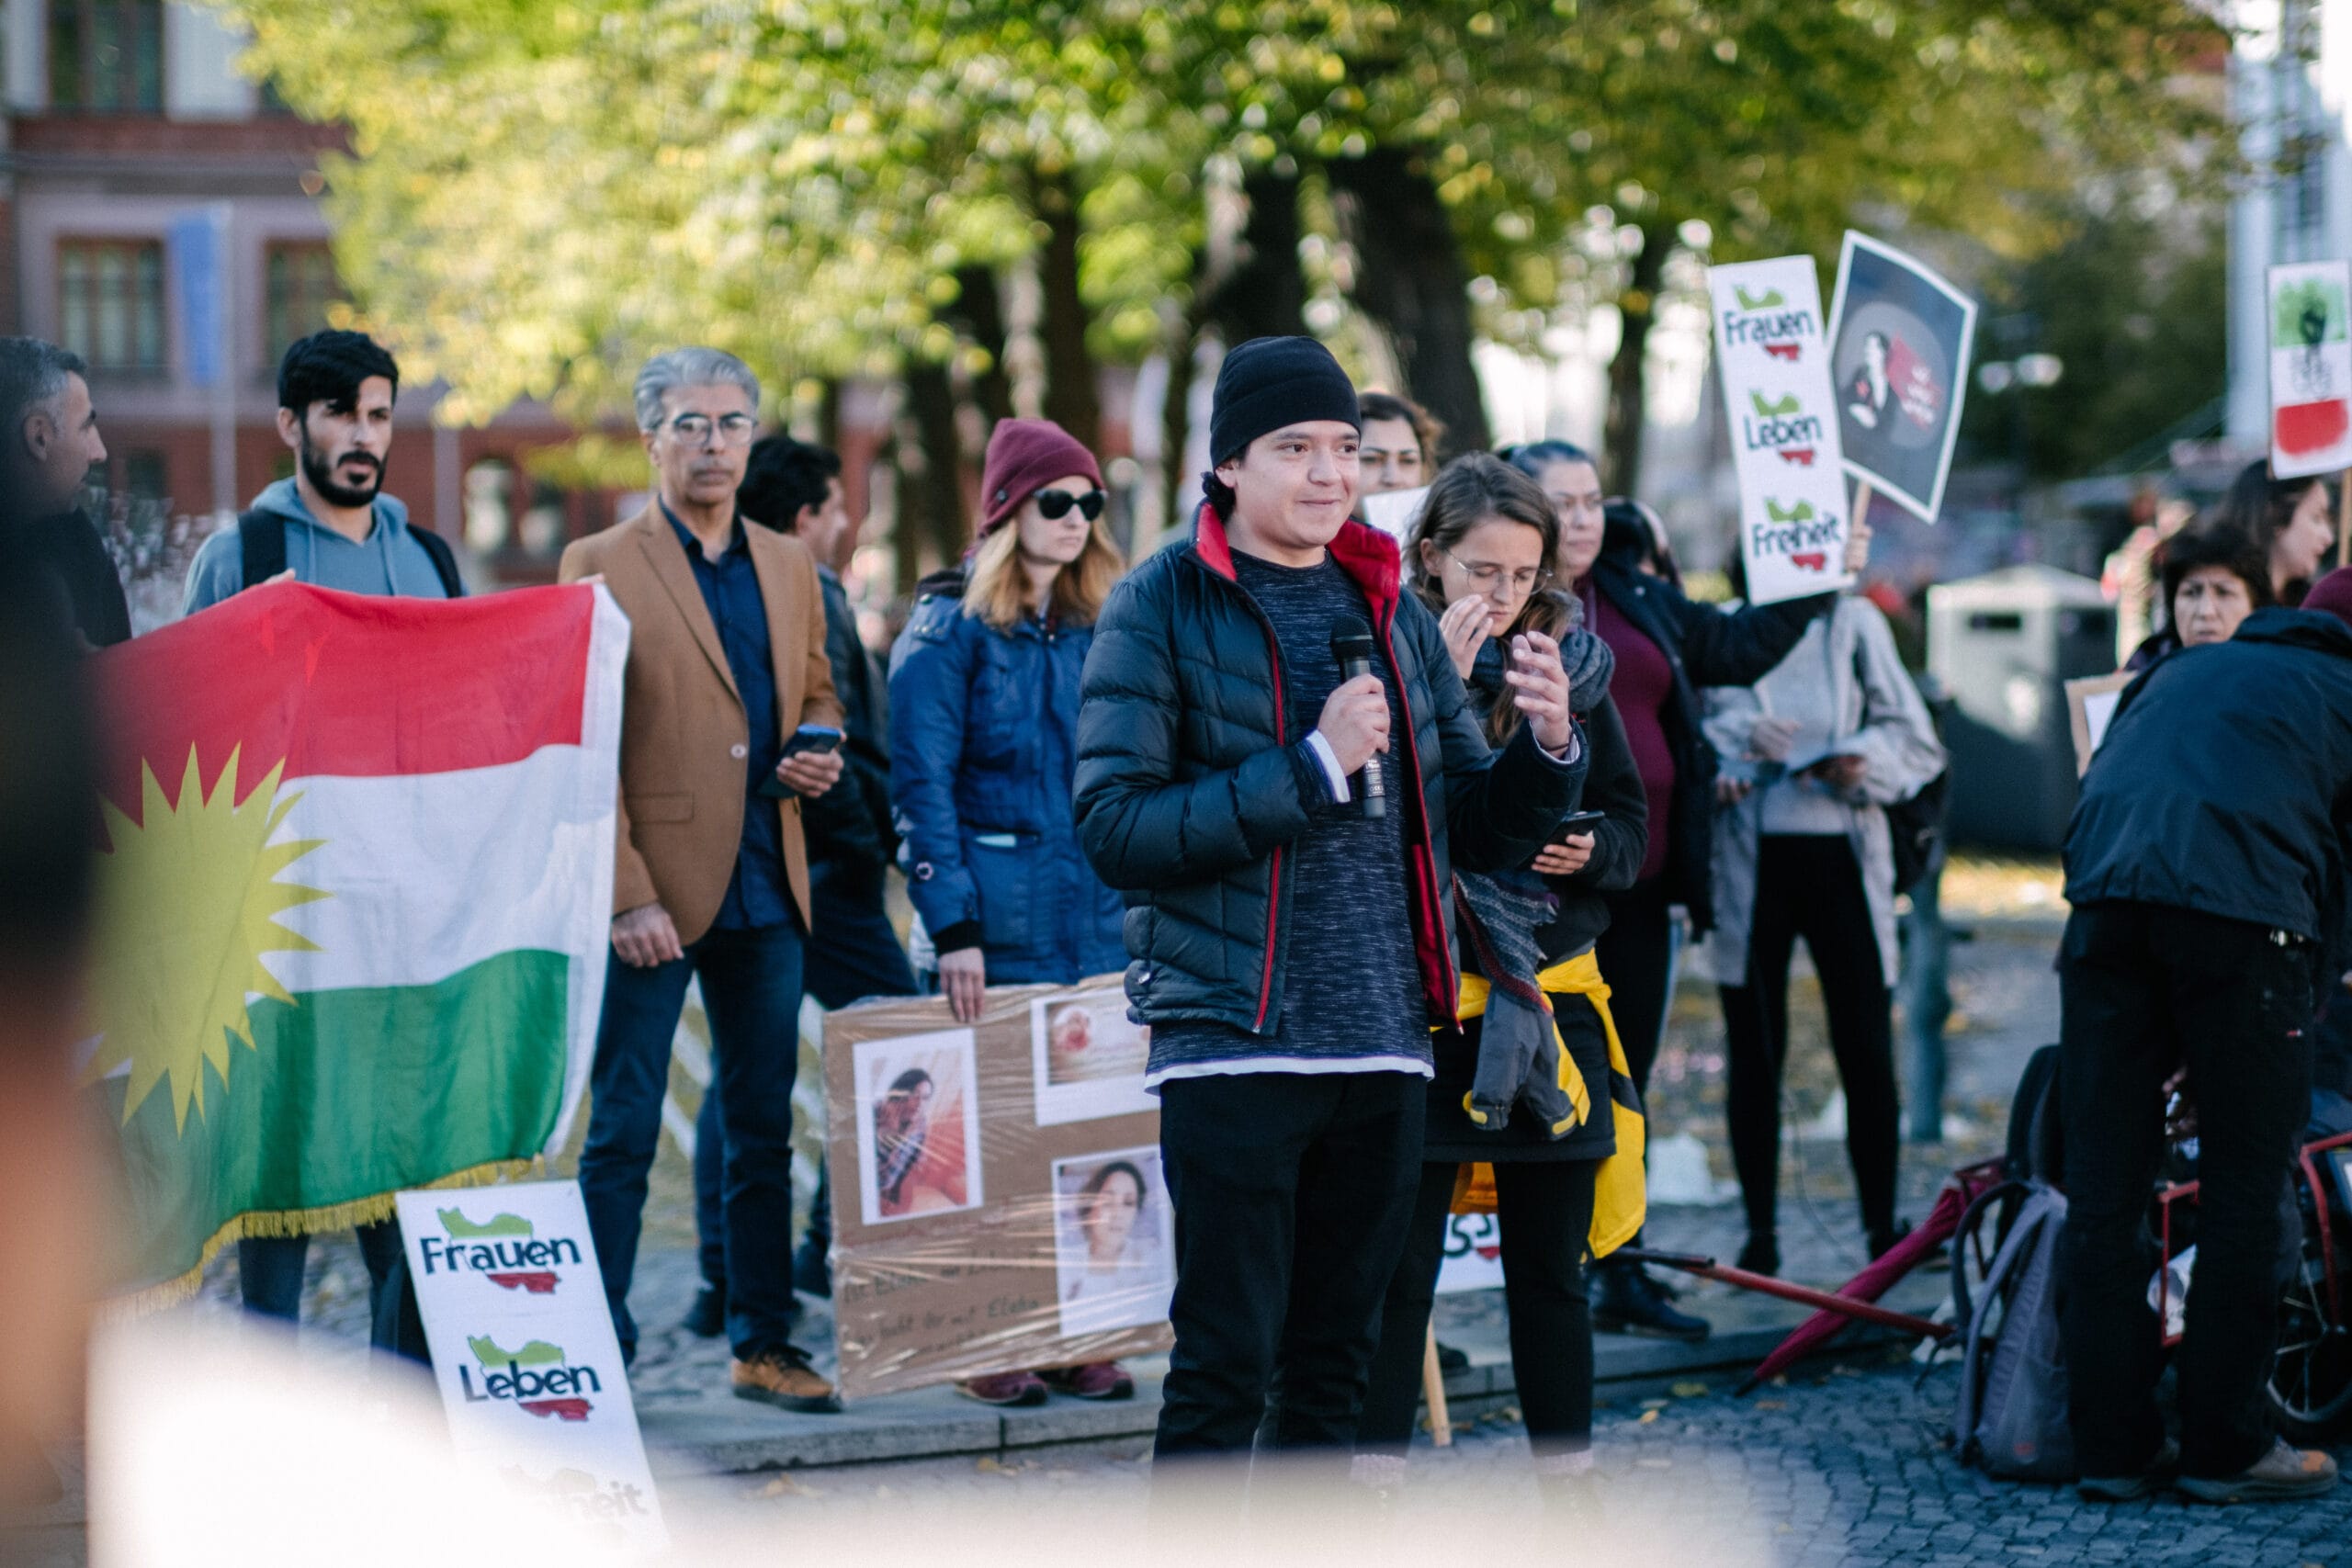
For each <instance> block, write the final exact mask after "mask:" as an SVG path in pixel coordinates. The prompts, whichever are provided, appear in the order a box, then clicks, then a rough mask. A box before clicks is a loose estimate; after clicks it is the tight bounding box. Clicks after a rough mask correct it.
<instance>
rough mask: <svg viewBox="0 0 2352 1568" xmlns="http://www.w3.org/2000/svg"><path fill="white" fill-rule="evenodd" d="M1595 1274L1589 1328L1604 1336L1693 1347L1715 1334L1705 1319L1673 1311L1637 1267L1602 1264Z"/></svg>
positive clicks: (1662, 1293) (1643, 1270) (1646, 1275)
mask: <svg viewBox="0 0 2352 1568" xmlns="http://www.w3.org/2000/svg"><path fill="white" fill-rule="evenodd" d="M1596 1272H1598V1273H1599V1275H1600V1290H1599V1291H1598V1292H1595V1294H1594V1296H1593V1303H1592V1325H1593V1326H1594V1327H1595V1328H1598V1329H1600V1331H1601V1332H1603V1333H1604V1334H1640V1335H1646V1336H1648V1337H1651V1338H1654V1339H1680V1340H1683V1341H1685V1342H1687V1343H1690V1344H1692V1345H1695V1344H1697V1343H1698V1342H1699V1341H1701V1340H1702V1339H1704V1338H1705V1337H1707V1336H1708V1335H1710V1334H1712V1333H1713V1332H1714V1325H1712V1324H1710V1323H1709V1322H1708V1321H1707V1320H1706V1319H1705V1318H1703V1317H1693V1316H1691V1314H1689V1313H1687V1312H1678V1311H1676V1310H1675V1309H1674V1307H1673V1306H1672V1305H1671V1304H1669V1303H1668V1300H1667V1296H1666V1292H1664V1291H1663V1290H1661V1289H1659V1287H1658V1283H1657V1280H1653V1279H1651V1278H1650V1277H1649V1274H1648V1272H1647V1271H1646V1270H1645V1269H1643V1268H1642V1267H1641V1266H1640V1265H1639V1264H1636V1263H1605V1264H1603V1265H1602V1266H1601V1267H1600V1269H1598V1270H1597V1271H1596Z"/></svg>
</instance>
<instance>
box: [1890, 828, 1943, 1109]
mask: <svg viewBox="0 0 2352 1568" xmlns="http://www.w3.org/2000/svg"><path fill="white" fill-rule="evenodd" d="M1943 882H1944V847H1943V845H1942V844H1941V843H1940V842H1939V843H1938V844H1937V845H1936V849H1935V853H1934V855H1933V856H1932V857H1930V859H1929V861H1928V869H1927V871H1926V873H1925V874H1922V875H1921V876H1920V878H1919V880H1918V883H1917V885H1916V886H1913V887H1912V888H1911V890H1910V892H1911V909H1910V912H1909V913H1908V914H1906V915H1905V916H1904V917H1903V977H1902V979H1901V980H1900V981H1898V982H1897V984H1898V986H1899V987H1901V990H1902V996H1903V1032H1904V1034H1905V1036H1906V1037H1907V1039H1908V1042H1909V1045H1910V1050H1909V1060H1910V1063H1911V1073H1910V1089H1911V1105H1910V1111H1911V1114H1910V1117H1909V1122H1910V1126H1909V1127H1908V1129H1907V1132H1908V1134H1909V1136H1910V1139H1911V1141H1912V1142H1913V1143H1915V1144H1939V1143H1941V1142H1943V1137H1944V1027H1945V1025H1947V1024H1949V1023H1950V1022H1951V931H1950V930H1948V929H1947V928H1946V927H1945V925H1944V913H1943Z"/></svg>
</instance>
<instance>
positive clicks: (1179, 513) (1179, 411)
mask: <svg viewBox="0 0 2352 1568" xmlns="http://www.w3.org/2000/svg"><path fill="white" fill-rule="evenodd" d="M1200 345H1201V318H1200V315H1199V312H1198V311H1197V310H1188V311H1186V312H1185V314H1184V320H1183V323H1182V326H1180V327H1179V328H1178V330H1177V331H1176V333H1174V334H1173V337H1172V341H1171V342H1170V344H1169V345H1168V396H1167V397H1166V399H1165V400H1162V402H1161V403H1160V407H1159V471H1160V475H1161V480H1162V483H1163V484H1164V485H1165V486H1166V489H1167V492H1168V504H1167V506H1166V508H1165V509H1164V511H1163V513H1162V515H1161V517H1160V529H1161V532H1162V533H1163V535H1165V534H1174V533H1180V532H1182V530H1184V529H1185V528H1187V527H1190V526H1191V525H1192V521H1193V502H1194V500H1195V499H1196V498H1197V497H1198V495H1199V493H1200V492H1199V489H1198V487H1197V485H1196V484H1195V482H1194V481H1195V479H1196V476H1195V475H1194V474H1193V472H1192V471H1191V470H1190V469H1188V468H1185V466H1184V448H1185V447H1187V446H1191V445H1192V444H1193V355H1194V354H1195V353H1196V352H1198V350H1199V348H1200Z"/></svg>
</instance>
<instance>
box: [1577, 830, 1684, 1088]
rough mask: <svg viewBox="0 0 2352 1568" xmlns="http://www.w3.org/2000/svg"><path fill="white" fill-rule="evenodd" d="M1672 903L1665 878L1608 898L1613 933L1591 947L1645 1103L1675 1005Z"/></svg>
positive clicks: (1629, 1067) (1602, 935) (1603, 934)
mask: <svg viewBox="0 0 2352 1568" xmlns="http://www.w3.org/2000/svg"><path fill="white" fill-rule="evenodd" d="M1673 907H1674V905H1673V900H1672V899H1671V898H1669V897H1668V896H1667V890H1666V878H1665V877H1663V876H1653V877H1651V878H1650V879H1649V880H1648V881H1647V882H1637V883H1635V884H1634V886H1631V887H1628V888H1627V889H1625V891H1623V893H1612V894H1611V895H1609V929H1608V930H1607V931H1602V932H1601V933H1600V941H1599V942H1595V943H1594V944H1593V954H1594V956H1595V957H1596V958H1598V959H1599V960H1600V972H1601V973H1602V974H1603V975H1606V976H1609V1016H1610V1017H1611V1018H1612V1019H1614V1020H1616V1021H1617V1041H1618V1043H1620V1044H1622V1045H1623V1046H1624V1047H1625V1066H1626V1068H1627V1070H1628V1071H1629V1072H1630V1073H1631V1074H1632V1075H1633V1079H1634V1088H1635V1089H1639V1090H1640V1091H1641V1092H1642V1094H1643V1095H1644V1096H1645V1097H1646V1096H1647V1095H1648V1093H1649V1091H1650V1069H1651V1068H1652V1067H1654V1066H1657V1047H1658V1042H1659V1040H1660V1039H1662V1038H1663V1037H1664V1035H1665V1033H1666V1010H1667V1007H1668V1004H1669V1003H1670V1002H1671V1001H1672V1000H1673V998H1671V997H1669V996H1668V994H1667V982H1668V980H1669V979H1670V978H1671V977H1672V972H1673V967H1674V919H1673Z"/></svg>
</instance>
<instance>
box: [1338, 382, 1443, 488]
mask: <svg viewBox="0 0 2352 1568" xmlns="http://www.w3.org/2000/svg"><path fill="white" fill-rule="evenodd" d="M1356 406H1357V408H1358V409H1360V410H1361V411H1362V412H1363V446H1359V447H1357V448H1356V457H1357V460H1358V462H1359V464H1360V466H1361V471H1362V473H1363V483H1362V484H1361V485H1359V486H1358V488H1357V493H1358V494H1359V495H1381V494H1385V492H1387V491H1392V490H1419V489H1420V488H1421V486H1423V485H1425V484H1427V483H1429V482H1430V472H1431V471H1432V470H1433V469H1434V468H1436V466H1437V443H1438V437H1440V436H1441V435H1443V434H1445V426H1443V425H1442V424H1440V423H1438V421H1437V416H1436V415H1434V414H1432V413H1430V411H1429V410H1427V409H1425V408H1423V407H1421V405H1420V404H1419V403H1417V402H1415V401H1413V400H1411V399H1410V398H1400V397H1397V396H1396V395H1395V394H1394V393H1390V392H1365V393H1363V394H1362V395H1361V396H1360V397H1358V398H1357V399H1356Z"/></svg>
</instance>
